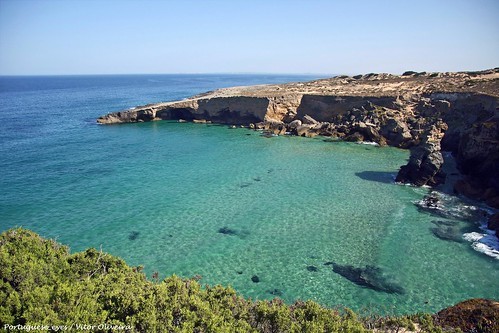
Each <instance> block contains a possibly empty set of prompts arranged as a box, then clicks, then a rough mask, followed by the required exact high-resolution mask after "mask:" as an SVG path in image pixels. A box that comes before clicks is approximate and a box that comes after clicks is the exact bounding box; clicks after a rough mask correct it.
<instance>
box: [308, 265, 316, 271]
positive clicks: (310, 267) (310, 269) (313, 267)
mask: <svg viewBox="0 0 499 333" xmlns="http://www.w3.org/2000/svg"><path fill="white" fill-rule="evenodd" d="M307 271H309V272H317V271H319V269H318V268H317V267H315V266H307Z"/></svg>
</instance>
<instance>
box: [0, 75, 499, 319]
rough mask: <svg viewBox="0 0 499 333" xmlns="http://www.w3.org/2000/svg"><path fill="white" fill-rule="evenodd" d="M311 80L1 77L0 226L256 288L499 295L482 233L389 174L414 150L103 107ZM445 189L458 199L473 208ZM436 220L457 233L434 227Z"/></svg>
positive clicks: (364, 294) (338, 299) (412, 308)
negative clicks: (426, 206) (369, 271)
mask: <svg viewBox="0 0 499 333" xmlns="http://www.w3.org/2000/svg"><path fill="white" fill-rule="evenodd" d="M314 78H317V77H313V76H284V75H119V76H54V77H48V76H47V77H1V78H0V156H1V160H0V161H1V163H0V175H1V176H0V231H3V230H6V229H8V228H12V227H17V226H22V227H25V228H28V229H31V230H34V231H36V232H38V233H40V234H41V235H42V236H45V237H50V238H55V239H57V240H58V241H59V242H61V243H64V244H67V245H68V246H70V248H71V251H73V252H76V251H81V250H84V249H85V248H88V247H95V248H98V249H100V248H102V249H103V250H104V251H107V252H110V253H111V254H114V255H117V256H120V257H122V258H124V259H125V260H126V262H127V263H128V264H130V265H134V266H136V265H143V266H144V267H145V272H146V274H147V275H148V276H149V277H151V276H152V274H153V273H154V272H158V273H159V275H160V277H166V276H168V275H171V274H177V275H180V276H183V277H192V276H194V275H198V274H199V275H201V276H202V280H201V282H202V283H206V284H222V285H226V286H227V285H231V286H233V287H234V288H235V289H236V290H237V291H238V292H239V293H241V294H242V295H244V296H247V297H251V298H253V299H267V298H273V297H275V296H276V295H277V296H279V297H281V298H282V299H284V300H285V301H287V302H293V301H295V300H297V299H302V300H305V299H312V300H315V301H317V302H319V303H321V304H323V305H326V306H337V305H343V306H348V307H351V308H353V309H355V310H360V311H362V310H363V309H368V311H370V312H379V313H384V314H399V313H408V312H416V311H436V310H439V309H441V308H443V307H445V306H449V305H451V304H454V303H456V302H458V301H461V300H464V299H467V298H471V297H486V298H493V299H499V260H497V259H495V258H493V257H491V256H487V255H485V254H483V253H481V252H479V251H476V250H480V246H479V244H478V245H477V243H474V242H473V240H476V239H478V238H480V235H483V234H484V233H485V232H484V231H483V230H481V229H479V228H478V225H476V224H475V223H473V222H466V221H464V220H463V219H462V218H460V217H459V215H456V217H451V218H449V217H438V216H434V215H430V214H428V213H425V212H422V211H420V210H418V209H417V207H416V205H415V202H417V201H419V200H421V199H422V198H423V196H424V195H426V194H427V193H428V191H429V189H426V188H415V187H410V186H402V185H397V184H395V183H394V182H393V177H394V175H395V174H396V173H397V170H398V168H399V167H400V166H401V165H403V164H405V163H406V161H407V158H408V156H409V153H408V151H404V150H400V149H395V148H390V147H383V148H380V147H375V146H371V145H362V144H353V143H344V142H330V141H328V140H326V141H325V140H324V138H321V137H317V138H313V139H309V138H299V137H288V136H282V137H274V138H266V137H262V136H261V135H260V134H259V133H258V132H255V131H251V130H249V129H243V128H241V129H229V128H228V127H227V126H221V125H215V124H214V125H206V124H191V123H176V122H167V121H160V122H152V123H140V124H124V125H112V126H102V125H97V124H96V121H95V120H96V118H97V117H99V116H100V115H103V114H106V113H108V112H113V111H119V110H123V109H128V108H131V107H134V106H137V105H143V104H148V103H154V102H160V101H172V100H178V99H182V98H186V97H189V96H191V95H194V94H198V93H201V92H205V91H208V90H213V89H216V88H221V87H228V86H236V85H252V84H262V83H284V82H291V81H304V80H310V79H314ZM441 195H442V196H445V198H447V199H448V200H450V201H452V205H453V206H452V207H453V209H455V210H456V211H460V210H462V209H468V210H469V209H474V206H473V203H469V202H461V201H459V200H457V199H452V198H450V197H448V196H446V195H445V194H441ZM436 221H440V222H436ZM439 223H440V224H439ZM436 226H440V227H442V226H443V227H444V229H445V228H446V227H447V226H451V227H452V230H459V237H457V239H455V241H449V240H444V239H441V238H439V237H436V235H435V232H434V230H435V227H436ZM432 230H433V231H432ZM465 233H466V235H467V236H466V238H467V239H468V240H469V241H466V240H464V239H462V238H461V234H465ZM328 262H335V263H336V264H338V265H343V266H344V267H346V266H347V265H351V266H352V267H354V268H365V267H366V266H372V267H376V270H375V271H376V272H378V273H379V274H381V275H382V277H383V279H385V281H389V282H390V283H393V284H395V285H397V286H400V287H401V288H403V289H404V290H405V293H403V294H401V293H387V292H384V291H379V290H373V289H371V288H366V287H362V286H359V285H358V284H355V283H353V282H352V281H351V280H348V279H347V278H345V277H344V276H342V275H340V274H338V273H336V272H334V271H333V269H332V265H324V264H325V263H328ZM352 271H353V270H352ZM380 272H381V273H380ZM253 276H258V278H259V282H257V283H256V282H254V281H252V277H253ZM253 280H254V279H253Z"/></svg>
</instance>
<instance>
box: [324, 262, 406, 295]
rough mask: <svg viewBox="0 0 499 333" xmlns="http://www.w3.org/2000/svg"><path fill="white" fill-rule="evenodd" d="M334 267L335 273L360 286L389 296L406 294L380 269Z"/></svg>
mask: <svg viewBox="0 0 499 333" xmlns="http://www.w3.org/2000/svg"><path fill="white" fill-rule="evenodd" d="M332 265H333V272H335V273H337V274H339V275H341V276H343V277H344V278H345V279H347V280H349V281H351V282H353V283H355V284H356V285H358V286H361V287H366V288H369V289H372V290H375V291H380V292H385V293H389V294H405V290H404V288H403V287H402V286H400V285H399V284H397V283H395V282H393V281H391V280H390V279H388V277H386V276H385V275H384V274H383V272H382V270H381V268H379V267H376V266H370V265H367V266H366V267H354V266H351V265H339V264H337V263H334V262H333V263H332Z"/></svg>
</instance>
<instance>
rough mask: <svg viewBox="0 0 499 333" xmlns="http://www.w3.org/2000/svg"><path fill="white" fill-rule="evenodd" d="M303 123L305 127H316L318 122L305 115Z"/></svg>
mask: <svg viewBox="0 0 499 333" xmlns="http://www.w3.org/2000/svg"><path fill="white" fill-rule="evenodd" d="M303 123H304V124H307V125H317V124H318V123H319V122H318V121H317V120H315V119H314V118H312V117H310V116H309V115H308V114H306V115H304V116H303Z"/></svg>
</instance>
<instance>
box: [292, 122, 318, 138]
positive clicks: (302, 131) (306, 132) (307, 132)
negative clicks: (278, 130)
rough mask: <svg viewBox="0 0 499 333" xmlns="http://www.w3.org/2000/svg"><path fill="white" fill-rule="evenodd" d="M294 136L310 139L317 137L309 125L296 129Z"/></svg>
mask: <svg viewBox="0 0 499 333" xmlns="http://www.w3.org/2000/svg"><path fill="white" fill-rule="evenodd" d="M296 135H298V136H305V137H307V138H312V137H314V136H317V132H315V131H314V130H313V129H312V126H310V125H301V126H298V127H297V128H296Z"/></svg>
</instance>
